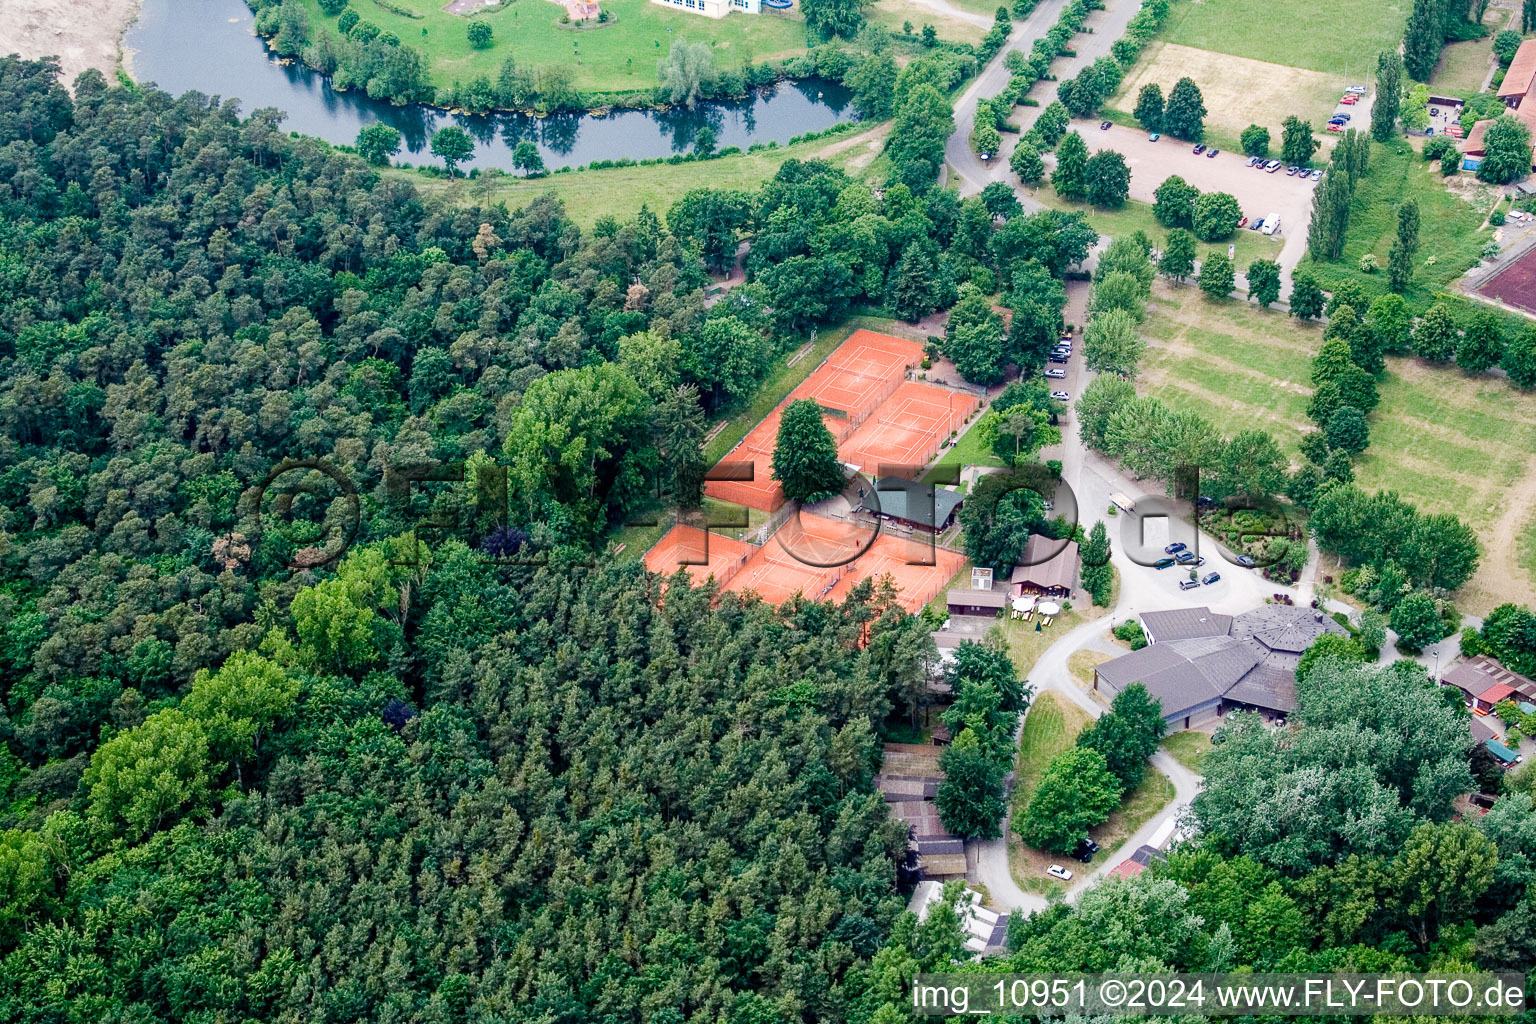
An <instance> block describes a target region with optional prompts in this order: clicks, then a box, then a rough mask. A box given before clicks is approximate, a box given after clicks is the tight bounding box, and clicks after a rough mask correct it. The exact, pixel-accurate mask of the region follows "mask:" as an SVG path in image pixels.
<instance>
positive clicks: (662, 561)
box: [645, 523, 757, 586]
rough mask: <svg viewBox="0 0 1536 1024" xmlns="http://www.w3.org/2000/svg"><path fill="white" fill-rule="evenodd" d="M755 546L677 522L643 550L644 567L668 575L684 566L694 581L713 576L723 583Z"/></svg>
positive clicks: (733, 574) (754, 549) (734, 573)
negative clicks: (649, 547)
mask: <svg viewBox="0 0 1536 1024" xmlns="http://www.w3.org/2000/svg"><path fill="white" fill-rule="evenodd" d="M756 550H757V549H756V548H754V547H753V546H752V545H751V544H748V543H746V542H744V541H739V540H732V539H731V538H729V537H722V536H720V535H719V534H718V533H709V534H706V533H705V532H704V531H703V530H701V529H699V528H698V527H697V526H686V525H684V524H682V523H679V524H678V525H676V526H674V527H672V529H670V530H668V531H667V535H666V536H665V537H663V538H661V540H659V541H657V542H656V546H655V547H653V548H651V550H649V551H647V552H646V553H645V567H646V568H647V569H649V570H651V571H652V572H659V573H661V574H662V575H663V576H671V575H672V574H673V573H675V572H677V570H678V569H680V568H683V567H685V566H686V567H687V569H688V575H689V576H690V577H692V579H693V582H694V584H695V585H697V584H700V583H703V582H704V581H705V580H707V579H709V577H711V576H713V577H714V578H715V580H716V582H718V583H720V584H721V585H722V586H723V585H724V584H726V583H727V582H729V581H730V579H731V577H732V576H735V575H736V574H737V573H738V572H740V571H741V567H742V566H744V565H746V563H747V560H748V559H749V558H751V557H752V553H753V552H754V551H756ZM699 563H703V564H699Z"/></svg>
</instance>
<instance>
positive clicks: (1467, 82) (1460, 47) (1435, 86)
mask: <svg viewBox="0 0 1536 1024" xmlns="http://www.w3.org/2000/svg"><path fill="white" fill-rule="evenodd" d="M1483 26H1484V27H1485V28H1487V30H1488V34H1487V35H1486V36H1484V37H1483V38H1481V39H1466V40H1463V41H1462V42H1459V43H1448V44H1446V47H1445V49H1443V50H1441V51H1440V63H1439V64H1436V65H1435V71H1434V74H1432V75H1430V76H1429V87H1430V89H1431V90H1432V91H1433V92H1434V93H1435V94H1436V95H1438V96H1455V97H1457V98H1458V99H1466V98H1468V97H1469V96H1471V95H1472V94H1474V93H1477V92H1481V91H1482V88H1483V81H1484V80H1485V79H1486V78H1487V77H1488V70H1489V68H1490V67H1491V66H1492V65H1491V58H1492V57H1493V37H1494V36H1496V35H1498V34H1499V32H1500V31H1501V30H1502V29H1505V28H1512V29H1515V30H1516V31H1518V30H1519V28H1520V25H1519V13H1518V12H1516V11H1500V10H1492V9H1490V10H1489V11H1488V13H1487V14H1486V15H1485V16H1484V17H1483Z"/></svg>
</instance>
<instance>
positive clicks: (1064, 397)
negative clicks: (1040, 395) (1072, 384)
mask: <svg viewBox="0 0 1536 1024" xmlns="http://www.w3.org/2000/svg"><path fill="white" fill-rule="evenodd" d="M1051 397H1052V398H1054V399H1056V401H1058V402H1070V401H1072V396H1071V395H1069V394H1067V393H1066V392H1065V391H1052V392H1051Z"/></svg>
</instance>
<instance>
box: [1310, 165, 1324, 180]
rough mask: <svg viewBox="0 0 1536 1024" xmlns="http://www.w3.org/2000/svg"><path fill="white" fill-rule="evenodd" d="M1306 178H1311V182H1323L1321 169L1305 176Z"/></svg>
mask: <svg viewBox="0 0 1536 1024" xmlns="http://www.w3.org/2000/svg"><path fill="white" fill-rule="evenodd" d="M1307 177H1308V178H1311V179H1312V180H1313V181H1322V180H1323V169H1322V168H1321V167H1319V168H1317V169H1316V170H1314V171H1313V172H1312V173H1311V174H1309V175H1307Z"/></svg>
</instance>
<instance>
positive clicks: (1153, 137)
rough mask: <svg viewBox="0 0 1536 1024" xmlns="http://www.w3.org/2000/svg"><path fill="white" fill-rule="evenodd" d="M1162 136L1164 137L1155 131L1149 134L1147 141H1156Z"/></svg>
mask: <svg viewBox="0 0 1536 1024" xmlns="http://www.w3.org/2000/svg"><path fill="white" fill-rule="evenodd" d="M1160 138H1162V136H1161V135H1159V134H1158V133H1157V132H1153V133H1152V134H1151V135H1148V136H1147V141H1148V142H1156V141H1157V140H1158V139H1160Z"/></svg>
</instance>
